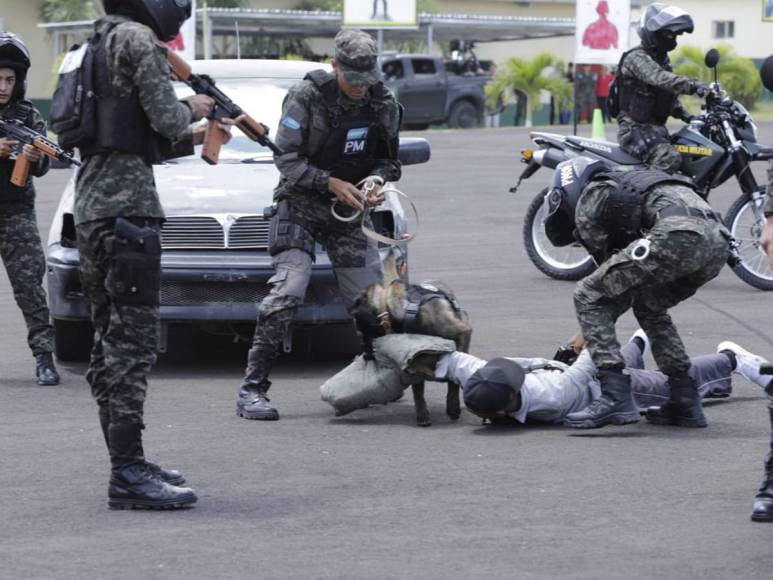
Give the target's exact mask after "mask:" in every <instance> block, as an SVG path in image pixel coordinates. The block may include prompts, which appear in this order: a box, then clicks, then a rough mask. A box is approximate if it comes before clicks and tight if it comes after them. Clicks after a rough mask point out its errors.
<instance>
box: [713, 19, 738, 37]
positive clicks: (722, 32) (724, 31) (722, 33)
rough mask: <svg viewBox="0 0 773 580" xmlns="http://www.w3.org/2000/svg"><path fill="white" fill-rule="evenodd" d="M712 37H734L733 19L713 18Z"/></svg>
mask: <svg viewBox="0 0 773 580" xmlns="http://www.w3.org/2000/svg"><path fill="white" fill-rule="evenodd" d="M711 28H712V30H713V31H714V38H735V22H734V21H733V20H715V21H714V22H712V23H711Z"/></svg>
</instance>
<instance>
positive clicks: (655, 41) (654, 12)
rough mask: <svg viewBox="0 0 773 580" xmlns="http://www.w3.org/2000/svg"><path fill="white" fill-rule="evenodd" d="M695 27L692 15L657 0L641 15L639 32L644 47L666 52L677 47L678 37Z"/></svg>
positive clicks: (660, 52) (656, 51) (657, 51)
mask: <svg viewBox="0 0 773 580" xmlns="http://www.w3.org/2000/svg"><path fill="white" fill-rule="evenodd" d="M694 29H695V25H694V24H693V21H692V16H690V15H689V14H688V13H687V12H685V11H684V10H682V9H681V8H679V7H677V6H667V5H665V4H661V3H660V2H655V3H653V4H650V5H649V6H647V8H646V10H644V13H643V14H642V16H641V22H640V23H639V28H638V33H639V37H640V38H641V41H642V45H643V46H644V48H647V49H650V50H651V51H654V52H655V53H659V54H665V53H667V52H670V51H672V50H674V49H675V48H676V37H677V36H678V35H680V34H684V33H685V32H686V33H688V34H690V33H691V32H692V31H693V30H694Z"/></svg>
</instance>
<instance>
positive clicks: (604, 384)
mask: <svg viewBox="0 0 773 580" xmlns="http://www.w3.org/2000/svg"><path fill="white" fill-rule="evenodd" d="M598 377H599V382H600V383H601V396H600V397H599V398H598V399H596V400H595V401H593V402H592V403H591V404H590V405H588V406H587V407H586V408H585V409H583V410H582V411H577V412H575V413H569V414H568V415H567V416H566V418H565V419H564V425H567V426H569V427H574V428H575V429H596V428H598V427H603V426H604V425H628V424H630V423H637V422H638V421H639V419H640V413H639V408H638V407H637V406H636V403H635V402H634V400H633V395H632V394H631V377H630V375H626V374H624V373H623V370H622V369H599V371H598Z"/></svg>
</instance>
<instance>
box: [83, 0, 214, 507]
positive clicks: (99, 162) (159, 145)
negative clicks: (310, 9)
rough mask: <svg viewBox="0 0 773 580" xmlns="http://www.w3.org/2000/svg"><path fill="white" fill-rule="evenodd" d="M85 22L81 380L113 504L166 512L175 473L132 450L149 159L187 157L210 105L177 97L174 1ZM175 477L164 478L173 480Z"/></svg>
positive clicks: (138, 439)
mask: <svg viewBox="0 0 773 580" xmlns="http://www.w3.org/2000/svg"><path fill="white" fill-rule="evenodd" d="M104 7H105V12H106V13H107V16H106V17H105V18H102V19H100V20H98V21H97V22H96V23H95V25H94V30H95V35H94V36H93V37H92V39H91V40H90V46H91V47H93V51H94V52H93V54H94V57H93V58H94V71H93V72H94V78H95V84H96V92H97V93H98V94H100V95H101V96H102V98H100V100H99V104H98V105H97V111H96V112H97V119H98V125H97V131H96V133H97V135H96V138H95V139H93V140H92V141H88V142H84V143H82V144H81V145H80V147H79V148H80V151H81V156H82V158H83V166H82V167H81V169H80V171H79V172H78V177H77V181H76V192H75V210H74V214H75V225H76V230H77V237H78V249H79V251H80V275H81V282H82V284H83V289H84V293H85V295H86V298H87V300H88V302H89V305H90V309H91V318H92V322H93V323H94V328H95V334H94V348H93V350H92V352H91V362H90V364H89V368H88V371H87V373H86V379H87V381H88V382H89V384H90V385H91V391H92V394H93V396H94V398H95V399H96V401H97V405H98V407H99V419H100V424H101V426H102V431H103V434H104V437H105V442H106V443H107V446H108V451H109V453H110V460H111V464H112V470H111V476H110V485H109V488H108V503H109V505H110V507H112V508H127V507H128V508H153V509H166V508H174V507H180V506H185V505H190V504H192V503H194V502H195V501H196V495H195V494H194V493H193V490H191V489H190V488H183V487H178V486H181V485H182V484H184V483H185V479H184V478H183V477H182V475H181V474H180V473H179V472H177V471H172V470H166V469H163V468H161V467H160V466H158V465H155V464H153V463H150V462H148V461H147V460H146V459H145V457H144V452H143V449H142V429H143V428H144V423H143V408H144V402H145V392H146V389H147V380H146V374H147V373H148V372H149V371H150V368H151V366H152V365H153V363H154V362H155V360H156V352H157V348H158V338H159V328H160V318H159V308H158V306H159V303H158V292H159V283H160V271H161V261H160V260H161V247H160V235H159V232H160V228H161V222H162V221H163V219H164V212H163V210H162V208H161V204H160V202H159V199H158V195H157V193H156V188H155V182H154V179H153V166H152V164H153V163H157V162H159V161H160V160H161V159H162V158H169V157H174V156H178V155H183V154H192V153H193V144H194V139H196V140H198V139H200V132H198V131H197V132H196V135H195V136H194V135H193V133H192V132H191V130H190V129H189V125H190V123H191V122H192V121H196V120H198V119H201V118H202V117H203V116H204V115H205V114H207V113H208V112H209V111H210V110H211V108H212V100H211V99H209V98H208V97H203V96H193V97H189V98H187V99H186V100H184V101H182V102H179V101H178V100H177V98H176V97H175V93H174V89H173V88H172V84H171V82H170V77H169V74H170V73H169V67H168V64H167V61H166V49H165V48H161V47H159V46H158V45H157V44H156V43H157V40H158V39H159V38H160V39H162V40H165V41H168V40H170V39H171V38H174V37H175V36H176V35H177V32H178V31H179V27H180V25H181V24H182V22H183V21H184V20H185V19H186V18H187V17H188V16H189V15H190V4H188V3H185V2H180V0H163V1H162V2H157V1H150V0H148V1H145V0H133V1H129V2H127V1H111V0H105V1H104ZM173 484H174V485H173Z"/></svg>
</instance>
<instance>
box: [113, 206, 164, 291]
mask: <svg viewBox="0 0 773 580" xmlns="http://www.w3.org/2000/svg"><path fill="white" fill-rule="evenodd" d="M105 284H106V286H107V289H108V292H109V293H110V296H111V297H112V298H113V300H114V301H115V302H116V303H117V304H123V305H131V306H158V305H159V291H160V288H161V236H160V234H159V231H158V229H157V228H154V227H150V226H138V225H135V224H134V223H132V222H131V221H129V220H127V219H124V218H118V219H116V220H115V239H114V242H113V258H112V264H111V268H110V272H109V273H108V276H107V280H106V282H105Z"/></svg>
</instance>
